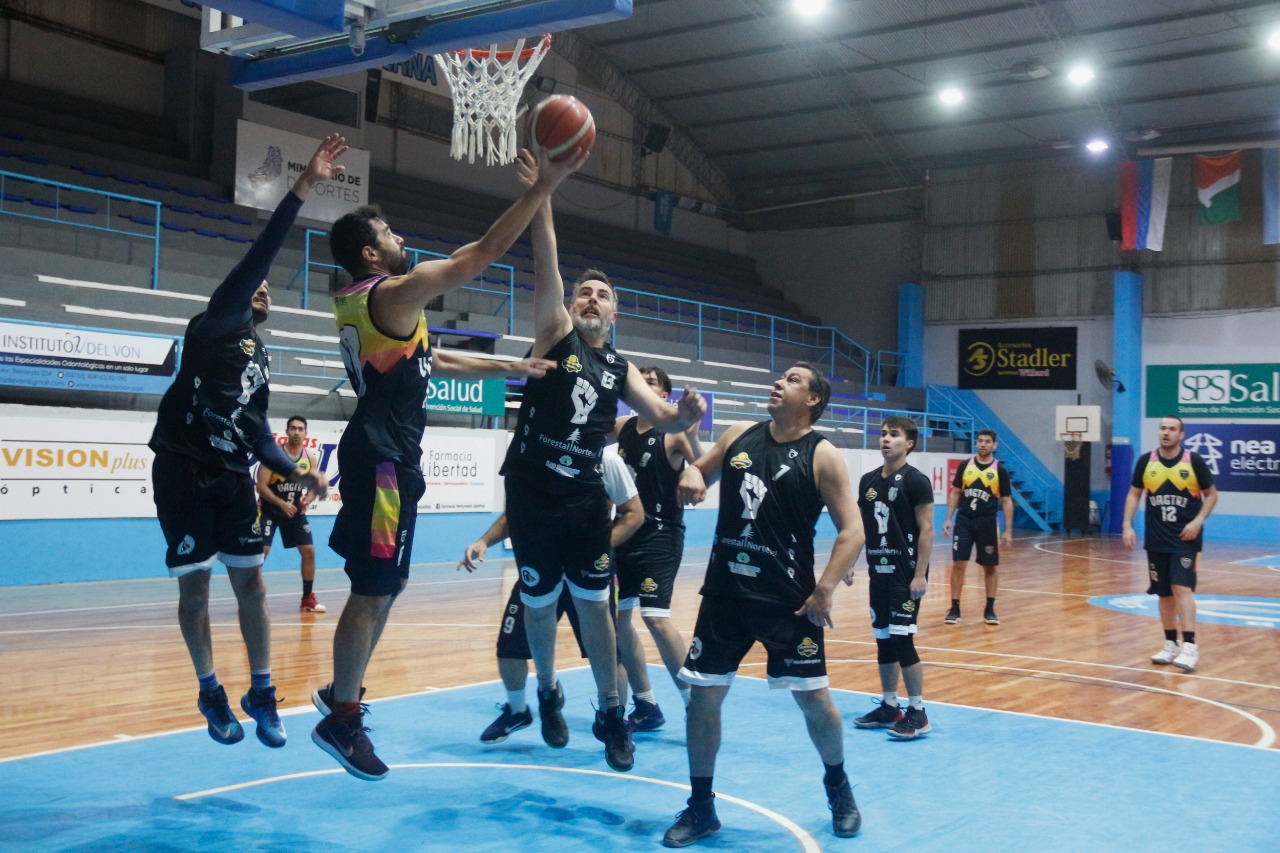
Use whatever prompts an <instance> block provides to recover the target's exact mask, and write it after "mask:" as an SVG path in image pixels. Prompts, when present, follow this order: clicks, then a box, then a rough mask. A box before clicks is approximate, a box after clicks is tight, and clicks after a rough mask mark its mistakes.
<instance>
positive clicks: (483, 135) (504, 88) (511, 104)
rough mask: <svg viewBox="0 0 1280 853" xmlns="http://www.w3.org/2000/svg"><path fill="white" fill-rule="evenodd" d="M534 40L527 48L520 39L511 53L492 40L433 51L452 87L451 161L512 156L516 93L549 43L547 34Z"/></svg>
mask: <svg viewBox="0 0 1280 853" xmlns="http://www.w3.org/2000/svg"><path fill="white" fill-rule="evenodd" d="M538 40H539V43H538V44H537V45H535V46H534V47H531V48H528V49H527V50H526V48H525V46H524V45H525V41H526V40H525V39H520V40H518V41H517V42H516V44H515V47H514V48H513V49H512V50H510V51H502V52H500V51H499V50H498V46H497V45H496V44H494V45H490V46H489V49H488V50H483V49H478V48H468V49H467V50H459V51H454V52H453V53H439V54H436V62H438V63H439V64H440V67H441V68H442V69H444V75H445V76H446V77H448V78H449V88H450V89H451V90H452V91H453V145H452V147H451V148H450V150H449V153H450V154H452V155H453V159H455V160H461V159H462V158H463V157H465V158H467V162H468V163H474V162H475V161H476V157H483V158H484V162H485V165H487V166H492V165H493V164H495V163H497V164H499V165H504V166H505V165H506V164H507V163H510V162H511V161H512V160H514V159H516V150H517V148H516V119H517V118H518V117H519V114H518V110H519V108H520V93H521V92H523V91H524V87H525V84H526V83H527V82H529V78H530V77H532V76H533V72H534V70H535V69H536V68H537V67H538V63H540V62H541V61H542V57H543V56H545V55H546V52H547V49H548V48H550V47H551V38H550V36H539V37H538Z"/></svg>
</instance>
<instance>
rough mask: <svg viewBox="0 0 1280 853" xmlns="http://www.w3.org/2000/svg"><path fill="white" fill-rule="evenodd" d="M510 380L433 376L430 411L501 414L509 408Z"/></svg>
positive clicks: (428, 408) (430, 386) (429, 393)
mask: <svg viewBox="0 0 1280 853" xmlns="http://www.w3.org/2000/svg"><path fill="white" fill-rule="evenodd" d="M506 406H507V381H506V379H504V378H502V377H498V378H497V379H442V378H440V377H437V376H433V377H431V384H430V385H429V386H427V405H426V408H427V411H428V412H448V413H449V414H451V415H502V414H505V413H506V411H507V408H506Z"/></svg>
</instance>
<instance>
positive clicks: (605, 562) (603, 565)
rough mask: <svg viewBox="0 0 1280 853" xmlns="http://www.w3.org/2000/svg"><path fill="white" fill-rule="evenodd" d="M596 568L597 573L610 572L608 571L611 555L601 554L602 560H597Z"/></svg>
mask: <svg viewBox="0 0 1280 853" xmlns="http://www.w3.org/2000/svg"><path fill="white" fill-rule="evenodd" d="M595 566H596V571H598V572H604V571H608V569H609V555H608V554H601V555H600V559H598V560H596V563H595Z"/></svg>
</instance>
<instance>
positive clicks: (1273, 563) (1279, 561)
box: [1231, 554, 1280, 569]
mask: <svg viewBox="0 0 1280 853" xmlns="http://www.w3.org/2000/svg"><path fill="white" fill-rule="evenodd" d="M1231 565H1233V566H1263V567H1265V568H1268V569H1280V554H1266V555H1264V556H1262V557H1254V558H1253V559H1252V560H1234V561H1232V563H1231Z"/></svg>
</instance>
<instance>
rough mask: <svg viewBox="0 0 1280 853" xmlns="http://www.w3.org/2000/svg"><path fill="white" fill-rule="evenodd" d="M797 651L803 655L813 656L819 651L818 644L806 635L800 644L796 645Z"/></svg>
mask: <svg viewBox="0 0 1280 853" xmlns="http://www.w3.org/2000/svg"><path fill="white" fill-rule="evenodd" d="M796 651H797V652H799V653H800V656H801V657H806V658H811V657H813V656H814V655H816V654H817V653H818V644H817V643H815V642H814V641H813V640H811V639H809V638H808V637H805V638H804V639H803V640H801V641H800V645H798V646H796Z"/></svg>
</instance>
